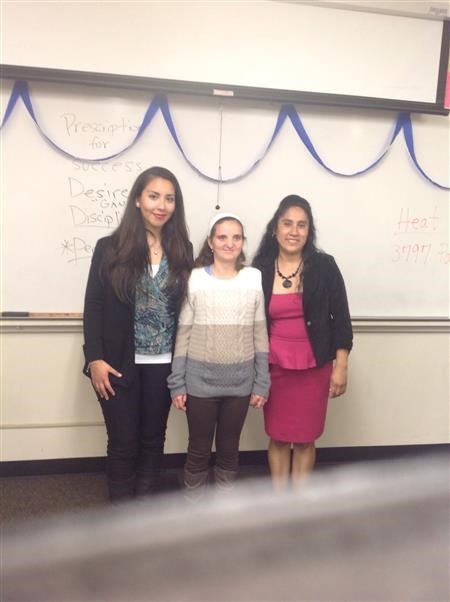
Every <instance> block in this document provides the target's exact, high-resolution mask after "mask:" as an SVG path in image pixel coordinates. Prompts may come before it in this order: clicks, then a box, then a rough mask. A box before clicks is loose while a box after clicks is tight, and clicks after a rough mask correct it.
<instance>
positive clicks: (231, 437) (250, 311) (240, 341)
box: [168, 214, 269, 500]
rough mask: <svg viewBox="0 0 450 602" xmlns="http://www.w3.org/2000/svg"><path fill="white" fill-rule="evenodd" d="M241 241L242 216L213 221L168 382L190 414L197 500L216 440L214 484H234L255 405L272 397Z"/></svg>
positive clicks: (259, 306)
mask: <svg viewBox="0 0 450 602" xmlns="http://www.w3.org/2000/svg"><path fill="white" fill-rule="evenodd" d="M243 244H244V231H243V226H242V222H241V221H240V219H239V218H238V217H237V216H236V215H233V214H218V215H216V216H215V217H214V218H213V219H212V221H211V223H210V228H209V234H208V237H207V239H206V240H205V242H204V244H203V247H202V249H201V251H200V254H199V257H198V258H197V260H196V262H195V266H196V269H194V270H193V271H192V274H191V277H190V279H189V289H188V296H187V299H186V301H185V303H184V305H183V308H182V311H181V313H180V318H179V324H178V332H177V339H176V346H175V353H174V359H173V365H172V374H171V375H170V377H169V381H168V382H169V388H170V390H171V395H172V401H173V404H174V405H175V406H176V407H177V408H178V409H180V410H185V411H186V412H187V420H188V428H189V445H188V452H187V459H186V464H185V467H184V483H185V487H186V494H187V497H188V498H189V499H191V500H195V499H198V498H199V497H200V496H201V494H202V493H203V491H204V488H205V485H206V482H207V479H208V465H209V458H210V455H211V447H212V443H213V440H214V436H215V443H216V464H215V467H214V474H215V481H216V485H217V486H218V487H219V488H222V489H229V488H230V487H231V486H232V484H233V482H234V480H235V478H236V475H237V472H238V453H239V439H240V435H241V431H242V427H243V424H244V420H245V417H246V415H247V411H248V407H249V404H250V405H252V406H254V407H262V406H263V405H264V402H265V401H266V398H267V396H268V392H269V374H268V362H267V356H268V340H267V330H266V321H265V315H264V297H263V291H262V287H261V274H260V272H259V271H258V270H256V269H254V268H251V267H244V266H243V262H244V261H245V257H244V253H243Z"/></svg>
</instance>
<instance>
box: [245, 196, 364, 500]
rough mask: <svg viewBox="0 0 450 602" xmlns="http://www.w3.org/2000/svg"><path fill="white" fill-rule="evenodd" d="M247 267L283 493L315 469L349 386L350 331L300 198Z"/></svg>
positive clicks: (328, 261) (339, 288) (333, 271)
mask: <svg viewBox="0 0 450 602" xmlns="http://www.w3.org/2000/svg"><path fill="white" fill-rule="evenodd" d="M253 265H254V266H255V267H257V268H258V269H259V270H260V271H261V272H262V284H263V289H264V296H265V308H266V319H267V324H268V330H269V364H270V375H271V382H272V385H271V390H270V396H269V399H268V401H267V403H266V405H265V406H264V422H265V428H266V433H267V434H268V435H269V437H270V443H269V453H268V456H269V466H270V471H271V475H272V480H273V483H274V485H275V487H276V488H279V489H281V488H284V487H286V486H287V484H288V482H289V480H290V478H291V477H292V481H293V484H294V485H296V484H299V483H300V482H301V481H302V480H303V478H304V477H305V476H306V475H307V474H308V473H309V472H310V471H311V470H312V468H313V466H314V463H315V457H316V451H315V440H316V439H317V438H318V437H319V436H320V435H321V434H322V432H323V430H324V424H325V417H326V411H327V404H328V397H329V396H331V397H337V396H339V395H342V394H343V393H344V392H345V389H346V386H347V360H348V354H349V352H350V350H351V348H352V339H353V335H352V326H351V320H350V313H349V309H348V303H347V295H346V291H345V285H344V280H343V278H342V275H341V272H340V271H339V268H338V267H337V265H336V262H335V261H334V259H333V257H332V256H331V255H327V254H326V253H323V252H321V251H319V250H318V249H317V247H316V230H315V226H314V219H313V215H312V211H311V207H310V204H309V203H308V201H307V200H305V199H304V198H302V197H299V196H297V195H289V196H287V197H285V198H284V199H283V200H282V201H281V203H280V205H279V207H278V209H277V210H276V211H275V214H274V215H273V217H272V219H271V220H270V221H269V223H268V224H267V228H266V231H265V234H264V236H263V238H262V240H261V243H260V245H259V248H258V251H257V253H256V256H255V259H254V260H253ZM291 447H292V448H293V452H292V467H291Z"/></svg>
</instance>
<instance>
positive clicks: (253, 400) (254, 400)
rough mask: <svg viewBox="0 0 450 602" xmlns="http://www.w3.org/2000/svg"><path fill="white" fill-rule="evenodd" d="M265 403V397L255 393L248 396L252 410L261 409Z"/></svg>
mask: <svg viewBox="0 0 450 602" xmlns="http://www.w3.org/2000/svg"><path fill="white" fill-rule="evenodd" d="M266 401H267V399H266V398H265V397H262V396H261V395H256V394H255V393H252V394H251V396H250V405H251V406H252V407H254V408H262V407H263V405H264V404H265V403H266Z"/></svg>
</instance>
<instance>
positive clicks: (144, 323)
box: [134, 255, 175, 355]
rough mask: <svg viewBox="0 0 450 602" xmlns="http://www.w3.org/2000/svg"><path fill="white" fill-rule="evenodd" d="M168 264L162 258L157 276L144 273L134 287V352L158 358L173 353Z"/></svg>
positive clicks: (172, 317) (173, 330)
mask: <svg viewBox="0 0 450 602" xmlns="http://www.w3.org/2000/svg"><path fill="white" fill-rule="evenodd" d="M168 279H169V262H168V261H167V257H166V256H165V255H164V256H163V257H162V260H161V264H160V266H159V270H158V272H157V274H156V276H154V277H153V276H152V274H151V272H150V269H148V270H146V271H145V272H144V273H143V274H142V276H141V279H140V280H139V281H138V284H137V286H136V301H135V314H134V345H135V352H136V353H141V354H143V355H159V354H161V353H168V352H171V351H172V344H173V339H174V336H175V312H174V307H173V305H174V304H173V301H172V299H171V295H170V291H169V290H168V288H167V281H168Z"/></svg>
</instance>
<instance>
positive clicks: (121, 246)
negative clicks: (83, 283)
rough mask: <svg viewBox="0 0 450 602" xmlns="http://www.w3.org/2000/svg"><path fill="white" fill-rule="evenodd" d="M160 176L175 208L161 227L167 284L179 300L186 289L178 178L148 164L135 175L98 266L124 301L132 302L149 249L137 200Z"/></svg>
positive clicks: (188, 264) (187, 259)
mask: <svg viewBox="0 0 450 602" xmlns="http://www.w3.org/2000/svg"><path fill="white" fill-rule="evenodd" d="M155 178H163V179H164V180H168V181H169V182H171V183H172V184H173V187H174V190H175V211H174V212H173V214H172V216H171V217H170V219H169V221H168V222H167V223H165V224H164V226H163V228H162V236H161V238H162V240H161V243H162V247H163V250H164V253H165V254H166V256H167V259H168V262H169V279H168V283H167V286H168V288H169V289H172V290H173V291H174V292H176V297H177V298H178V299H179V302H180V303H181V300H182V299H183V298H184V296H185V294H186V290H187V281H188V278H189V273H190V271H191V269H192V260H191V257H192V246H191V243H190V242H189V236H188V231H187V227H186V218H185V213H184V202H183V194H182V192H181V188H180V185H179V183H178V180H177V179H176V177H175V176H174V175H173V173H172V172H171V171H169V170H168V169H165V168H164V167H150V168H149V169H146V170H145V171H143V172H142V173H141V174H139V176H138V177H137V178H136V180H135V182H134V184H133V186H132V188H131V190H130V193H129V195H128V200H127V204H126V206H125V211H124V214H123V217H122V220H121V222H120V224H119V226H118V227H117V228H116V230H115V231H114V232H113V234H112V235H111V244H110V245H109V246H108V247H107V250H106V252H105V255H104V257H103V261H102V265H101V267H100V276H101V278H102V279H103V280H107V281H109V282H110V283H111V286H112V288H113V290H114V292H115V294H116V295H117V297H118V298H119V299H120V300H121V301H122V302H123V303H133V301H134V294H135V289H136V285H137V282H138V280H139V278H140V277H141V276H142V274H143V272H144V270H145V269H146V268H147V266H148V258H149V254H150V248H149V245H148V242H147V234H146V231H145V226H144V222H143V219H142V216H141V212H140V209H139V208H138V207H136V201H137V200H138V199H139V197H140V196H141V194H142V192H143V190H144V189H145V187H146V186H147V184H148V183H149V182H150V181H151V180H153V179H155Z"/></svg>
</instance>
